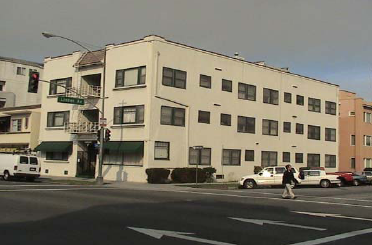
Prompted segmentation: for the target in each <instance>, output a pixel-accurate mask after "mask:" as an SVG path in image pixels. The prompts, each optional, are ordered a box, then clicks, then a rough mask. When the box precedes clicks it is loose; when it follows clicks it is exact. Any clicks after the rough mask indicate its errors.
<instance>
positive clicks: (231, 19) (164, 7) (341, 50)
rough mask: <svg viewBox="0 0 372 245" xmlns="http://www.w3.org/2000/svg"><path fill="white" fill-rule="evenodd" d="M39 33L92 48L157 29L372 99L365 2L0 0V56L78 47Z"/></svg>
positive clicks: (371, 38)
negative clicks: (287, 68)
mask: <svg viewBox="0 0 372 245" xmlns="http://www.w3.org/2000/svg"><path fill="white" fill-rule="evenodd" d="M43 31H47V32H51V33H54V34H59V35H62V36H66V37H69V38H72V39H74V40H78V41H82V42H84V43H88V44H93V45H96V46H97V47H99V46H104V45H105V44H109V43H121V42H126V41H131V40H135V39H139V38H143V37H144V36H146V35H149V34H157V35H160V36H163V37H165V38H166V39H169V40H173V41H177V42H181V43H185V44H188V45H191V46H195V47H198V48H203V49H206V50H210V51H214V52H218V53H222V54H226V55H230V56H233V54H234V53H235V52H239V54H240V56H243V57H245V59H246V60H248V61H261V60H264V61H266V62H267V63H268V64H269V65H272V66H277V67H289V68H290V71H292V72H294V73H299V74H302V75H306V76H310V77H314V78H317V79H321V80H324V81H327V82H331V83H335V84H339V85H340V88H341V89H346V90H350V91H353V92H356V93H357V94H358V95H359V96H362V97H364V98H366V99H367V100H372V0H0V56H8V57H14V58H20V59H25V60H30V61H37V62H42V61H43V58H44V57H47V56H57V55H61V54H66V53H70V52H72V51H75V50H78V49H79V47H77V46H76V45H74V44H72V43H69V42H67V41H64V40H58V39H46V38H44V37H42V36H41V32H43ZM90 47H91V48H94V46H90Z"/></svg>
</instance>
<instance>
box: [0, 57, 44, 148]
mask: <svg viewBox="0 0 372 245" xmlns="http://www.w3.org/2000/svg"><path fill="white" fill-rule="evenodd" d="M32 71H36V72H38V73H39V74H40V76H42V72H43V64H40V63H36V62H31V61H26V60H20V59H14V58H8V57H2V56H0V152H15V151H19V150H21V151H24V150H30V149H34V148H35V147H36V146H37V145H38V140H39V128H40V107H41V105H40V103H41V87H42V85H41V84H39V88H38V91H37V93H29V92H28V85H29V74H30V72H32Z"/></svg>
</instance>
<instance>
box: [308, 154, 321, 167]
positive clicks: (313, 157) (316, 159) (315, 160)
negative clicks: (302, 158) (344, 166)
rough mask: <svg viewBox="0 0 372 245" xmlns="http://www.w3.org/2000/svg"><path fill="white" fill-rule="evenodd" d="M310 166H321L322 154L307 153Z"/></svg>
mask: <svg viewBox="0 0 372 245" xmlns="http://www.w3.org/2000/svg"><path fill="white" fill-rule="evenodd" d="M307 166H308V167H320V154H310V153H309V154H307Z"/></svg>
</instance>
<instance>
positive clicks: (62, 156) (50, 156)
mask: <svg viewBox="0 0 372 245" xmlns="http://www.w3.org/2000/svg"><path fill="white" fill-rule="evenodd" d="M68 155H69V153H68V152H46V156H45V159H46V160H60V161H68Z"/></svg>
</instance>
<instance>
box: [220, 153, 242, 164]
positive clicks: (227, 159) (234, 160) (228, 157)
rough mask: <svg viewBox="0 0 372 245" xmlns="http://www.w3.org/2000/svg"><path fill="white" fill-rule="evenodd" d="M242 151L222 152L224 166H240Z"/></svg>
mask: <svg viewBox="0 0 372 245" xmlns="http://www.w3.org/2000/svg"><path fill="white" fill-rule="evenodd" d="M240 154H241V152H240V150H229V149H223V150H222V165H232V166H240Z"/></svg>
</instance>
